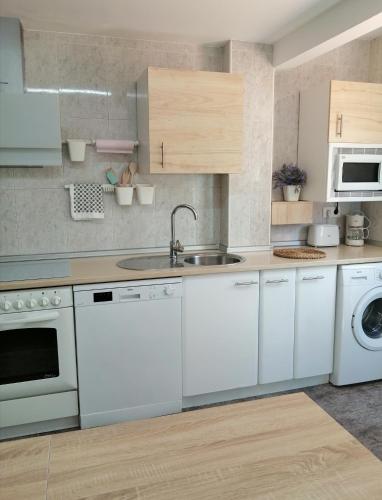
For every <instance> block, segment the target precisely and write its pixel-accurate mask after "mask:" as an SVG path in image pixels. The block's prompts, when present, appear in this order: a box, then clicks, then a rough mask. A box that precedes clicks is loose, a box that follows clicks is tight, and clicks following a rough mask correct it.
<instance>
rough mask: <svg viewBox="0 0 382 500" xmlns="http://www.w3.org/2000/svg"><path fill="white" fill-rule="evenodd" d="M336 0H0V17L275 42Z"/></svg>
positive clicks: (99, 29) (87, 28) (175, 36)
mask: <svg viewBox="0 0 382 500" xmlns="http://www.w3.org/2000/svg"><path fill="white" fill-rule="evenodd" d="M339 1H340V0H266V1H265V0H193V1H190V0H0V16H10V17H19V18H20V19H21V21H22V23H23V26H24V28H26V29H38V30H47V31H63V32H69V33H93V34H100V35H115V36H126V37H136V38H147V37H151V38H160V39H168V40H190V41H199V42H210V43H216V42H222V41H225V40H228V39H233V40H241V41H251V42H262V43H274V42H275V41H277V40H279V39H280V38H282V37H283V36H285V35H287V34H288V33H290V32H292V31H294V30H295V29H297V28H299V27H300V26H301V25H303V24H304V23H305V22H307V21H309V20H311V19H313V18H314V17H315V16H317V15H319V14H320V13H322V12H323V11H325V10H326V9H328V8H330V7H332V6H333V5H335V4H336V3H338V2H339ZM345 1H346V0H345Z"/></svg>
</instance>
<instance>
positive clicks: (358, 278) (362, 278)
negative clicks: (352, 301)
mask: <svg viewBox="0 0 382 500" xmlns="http://www.w3.org/2000/svg"><path fill="white" fill-rule="evenodd" d="M351 279H352V280H367V276H352V277H351Z"/></svg>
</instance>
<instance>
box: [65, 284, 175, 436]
mask: <svg viewBox="0 0 382 500" xmlns="http://www.w3.org/2000/svg"><path fill="white" fill-rule="evenodd" d="M73 290H74V305H75V320H76V340H77V363H78V385H79V387H78V389H79V403H80V423H81V428H87V427H96V426H99V425H107V424H113V423H116V422H122V421H125V420H135V419H140V418H149V417H155V416H159V415H167V414H170V413H177V412H180V411H181V409H182V367H181V358H182V345H181V335H182V318H181V313H182V280H181V278H169V279H167V278H166V279H163V280H159V279H157V280H144V281H133V282H120V283H108V284H105V283H103V284H100V285H78V286H75V287H74V288H73Z"/></svg>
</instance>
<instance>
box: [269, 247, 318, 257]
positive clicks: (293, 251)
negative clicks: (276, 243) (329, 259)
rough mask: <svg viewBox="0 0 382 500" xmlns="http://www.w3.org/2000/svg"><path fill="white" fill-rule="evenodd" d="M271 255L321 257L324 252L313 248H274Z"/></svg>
mask: <svg viewBox="0 0 382 500" xmlns="http://www.w3.org/2000/svg"><path fill="white" fill-rule="evenodd" d="M273 255H276V256H277V257H284V258H285V259H323V258H324V257H326V253H325V252H323V251H322V250H316V249H315V248H307V247H299V248H274V249H273Z"/></svg>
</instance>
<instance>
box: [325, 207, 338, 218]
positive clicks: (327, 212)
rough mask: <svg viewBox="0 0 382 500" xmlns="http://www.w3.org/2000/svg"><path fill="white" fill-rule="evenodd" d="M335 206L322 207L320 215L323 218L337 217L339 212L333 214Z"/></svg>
mask: <svg viewBox="0 0 382 500" xmlns="http://www.w3.org/2000/svg"><path fill="white" fill-rule="evenodd" d="M335 209H336V208H335V207H324V208H323V209H322V216H323V218H324V219H328V218H330V217H339V216H340V214H339V213H338V214H335V213H334V211H335Z"/></svg>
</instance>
